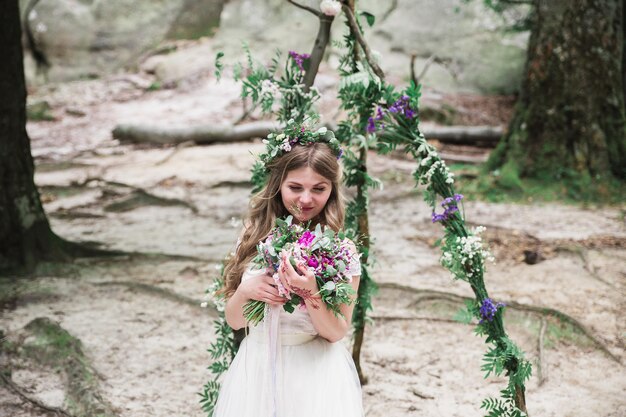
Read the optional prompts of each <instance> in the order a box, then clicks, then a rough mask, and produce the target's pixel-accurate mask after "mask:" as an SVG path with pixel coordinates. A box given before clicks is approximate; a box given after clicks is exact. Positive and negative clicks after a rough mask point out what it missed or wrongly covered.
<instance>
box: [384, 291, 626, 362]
mask: <svg viewBox="0 0 626 417" xmlns="http://www.w3.org/2000/svg"><path fill="white" fill-rule="evenodd" d="M378 287H379V288H381V289H391V290H399V291H403V292H410V293H414V294H424V296H422V297H419V299H418V300H416V301H415V302H414V303H413V306H416V305H417V304H419V303H420V302H422V301H426V300H447V301H451V302H454V303H463V302H465V301H466V300H470V301H473V300H474V298H472V297H464V296H461V295H457V294H453V293H449V292H444V291H436V290H426V289H420V288H413V287H410V286H407V285H401V284H396V283H393V282H389V283H381V284H378ZM503 302H504V303H505V304H506V306H507V307H508V308H512V309H514V310H519V311H528V312H531V313H536V314H539V315H541V316H542V317H544V316H553V317H555V318H556V319H558V320H559V321H561V322H563V323H567V324H570V325H572V326H573V327H574V328H576V329H578V331H580V332H581V333H582V334H584V335H585V336H587V338H588V339H589V340H591V341H592V342H593V344H594V345H595V346H596V348H597V349H599V350H601V351H602V352H604V353H605V354H606V355H607V356H609V357H610V358H611V359H613V360H614V361H615V362H617V363H619V364H620V365H621V364H622V362H621V360H620V358H618V357H617V356H615V355H614V354H613V353H612V352H611V351H610V350H609V349H608V348H607V347H606V345H605V344H604V343H603V342H602V341H601V340H600V339H598V337H596V336H595V335H594V334H593V333H592V332H591V330H589V329H588V328H587V327H586V326H585V325H584V324H582V323H581V322H580V321H578V320H576V319H575V318H573V317H571V316H569V315H567V314H565V313H563V312H561V311H558V310H555V309H553V308H549V307H539V306H533V305H526V304H520V303H518V302H515V301H503Z"/></svg>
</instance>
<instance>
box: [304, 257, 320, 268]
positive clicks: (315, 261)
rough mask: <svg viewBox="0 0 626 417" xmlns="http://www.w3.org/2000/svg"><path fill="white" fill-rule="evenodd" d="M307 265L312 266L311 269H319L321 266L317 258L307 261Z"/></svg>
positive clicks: (310, 258)
mask: <svg viewBox="0 0 626 417" xmlns="http://www.w3.org/2000/svg"><path fill="white" fill-rule="evenodd" d="M306 264H307V265H308V266H310V267H311V268H317V267H318V266H319V265H320V263H319V261H318V260H317V258H316V257H315V256H311V257H309V259H307V260H306Z"/></svg>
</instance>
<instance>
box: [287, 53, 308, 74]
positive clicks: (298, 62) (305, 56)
mask: <svg viewBox="0 0 626 417" xmlns="http://www.w3.org/2000/svg"><path fill="white" fill-rule="evenodd" d="M289 56H291V57H292V58H293V60H294V61H295V62H296V65H297V66H298V68H300V71H302V72H304V66H303V65H302V64H303V63H304V60H305V59H309V58H311V55H309V54H299V53H297V52H296V51H289Z"/></svg>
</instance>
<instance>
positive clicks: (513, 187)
mask: <svg viewBox="0 0 626 417" xmlns="http://www.w3.org/2000/svg"><path fill="white" fill-rule="evenodd" d="M450 169H451V170H452V172H454V173H455V177H456V185H457V187H458V188H457V189H458V190H459V192H461V193H462V194H463V195H465V196H466V198H467V199H468V200H483V201H490V202H515V203H532V202H554V201H558V202H563V203H568V204H581V205H589V204H593V205H594V206H598V205H599V206H602V205H615V204H623V203H624V202H626V183H625V182H623V181H619V180H617V179H615V178H602V177H596V178H592V177H590V176H588V175H579V176H575V175H574V173H572V172H564V173H562V177H561V178H560V179H558V180H555V178H554V177H553V176H552V175H543V176H541V177H538V178H524V177H521V176H517V175H516V174H517V172H516V170H515V166H513V165H512V166H510V167H507V166H506V165H505V166H503V167H502V168H501V169H499V170H494V171H487V169H486V166H477V165H474V166H472V165H466V164H454V165H451V166H450Z"/></svg>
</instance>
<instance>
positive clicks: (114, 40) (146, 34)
mask: <svg viewBox="0 0 626 417" xmlns="http://www.w3.org/2000/svg"><path fill="white" fill-rule="evenodd" d="M223 2H224V1H223V0H217V1H192V0H117V1H107V0H46V1H41V2H38V3H37V4H36V6H35V7H34V8H33V10H32V11H31V12H30V13H29V16H27V19H28V27H27V28H25V30H27V29H28V28H30V30H31V32H32V34H33V38H34V41H35V45H36V47H37V48H38V49H39V50H40V51H41V52H42V53H43V55H44V56H45V57H46V59H47V61H48V62H49V64H50V68H49V69H48V71H47V79H48V81H67V80H75V79H81V78H92V77H98V76H102V75H106V74H110V73H113V72H115V71H117V70H119V69H120V68H124V67H129V66H132V65H134V62H135V60H136V59H137V58H138V57H139V56H140V55H141V54H142V53H144V52H146V51H147V50H149V49H150V48H153V47H155V46H157V45H158V44H159V43H160V42H162V41H163V40H165V39H168V38H170V37H174V38H181V37H189V38H197V37H200V36H204V35H206V34H209V33H211V31H212V30H213V28H215V27H216V25H217V24H218V23H219V18H220V14H221V11H222V7H223ZM27 3H28V2H27V1H25V0H22V1H21V2H20V6H21V9H22V13H24V11H25V10H26V4H27ZM27 54H28V52H26V54H25V55H27ZM26 61H27V62H28V71H26V73H27V76H29V79H28V82H29V84H32V83H35V82H37V81H38V80H37V79H35V78H34V77H33V73H34V71H33V70H32V65H33V63H32V61H30V60H26Z"/></svg>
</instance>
